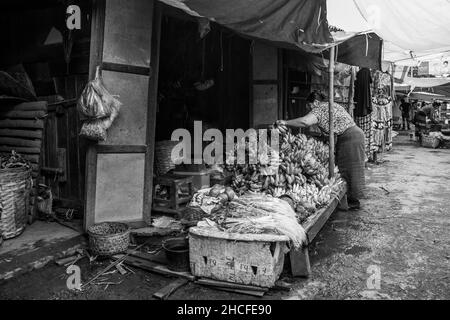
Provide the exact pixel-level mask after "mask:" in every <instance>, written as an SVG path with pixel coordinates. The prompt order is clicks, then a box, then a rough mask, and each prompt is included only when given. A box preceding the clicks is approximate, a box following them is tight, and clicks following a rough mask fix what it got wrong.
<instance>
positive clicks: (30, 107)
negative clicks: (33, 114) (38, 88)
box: [12, 101, 47, 111]
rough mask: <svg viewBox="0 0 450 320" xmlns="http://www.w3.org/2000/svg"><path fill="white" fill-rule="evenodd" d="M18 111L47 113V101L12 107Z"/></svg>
mask: <svg viewBox="0 0 450 320" xmlns="http://www.w3.org/2000/svg"><path fill="white" fill-rule="evenodd" d="M12 110H17V111H47V101H36V102H23V103H20V104H17V105H15V106H14V107H12Z"/></svg>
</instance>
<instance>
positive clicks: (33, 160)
mask: <svg viewBox="0 0 450 320" xmlns="http://www.w3.org/2000/svg"><path fill="white" fill-rule="evenodd" d="M22 157H24V158H25V159H27V160H28V161H30V162H31V163H34V164H39V155H37V154H22Z"/></svg>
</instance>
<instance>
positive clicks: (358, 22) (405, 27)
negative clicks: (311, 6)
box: [327, 0, 450, 65]
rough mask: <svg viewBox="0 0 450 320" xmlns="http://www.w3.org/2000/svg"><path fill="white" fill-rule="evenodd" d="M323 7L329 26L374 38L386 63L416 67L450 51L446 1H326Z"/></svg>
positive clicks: (449, 10)
mask: <svg viewBox="0 0 450 320" xmlns="http://www.w3.org/2000/svg"><path fill="white" fill-rule="evenodd" d="M327 7H328V15H327V18H328V21H329V23H330V24H331V25H333V26H336V27H339V28H342V29H344V30H346V31H349V32H350V31H353V32H364V31H365V32H367V31H369V30H370V31H373V32H375V33H376V34H378V35H379V36H380V37H381V38H382V39H383V41H384V57H383V59H384V60H386V61H390V62H395V63H396V64H403V65H413V64H415V65H417V63H418V62H419V61H420V60H422V61H424V60H425V59H428V58H427V56H430V55H433V54H439V53H442V52H446V51H449V50H450V23H449V21H450V1H448V0H428V1H423V0H395V1H392V0H328V1H327Z"/></svg>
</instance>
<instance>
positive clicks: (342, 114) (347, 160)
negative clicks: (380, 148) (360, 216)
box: [277, 91, 365, 210]
mask: <svg viewBox="0 0 450 320" xmlns="http://www.w3.org/2000/svg"><path fill="white" fill-rule="evenodd" d="M323 100H324V96H323V94H321V93H319V92H317V91H314V92H312V93H311V94H310V95H309V97H308V98H307V100H306V101H307V103H308V107H309V108H310V110H311V111H310V112H309V113H308V114H307V115H305V116H304V117H300V118H296V119H291V120H278V121H277V122H278V123H283V124H285V125H288V126H292V127H297V128H307V127H311V126H313V125H317V126H318V127H319V129H320V130H321V131H322V132H323V133H324V134H326V135H329V133H330V131H329V125H330V120H329V119H330V118H329V110H328V103H327V102H323ZM332 112H333V127H334V131H335V133H336V134H337V142H336V164H337V166H338V168H339V172H340V173H341V175H342V177H343V178H344V179H345V181H346V182H347V186H348V192H347V196H348V197H347V199H348V205H349V209H350V210H357V209H359V208H360V206H361V204H360V201H359V199H361V198H362V197H363V195H364V188H365V173H364V169H365V152H364V151H365V150H364V148H365V147H364V132H363V131H362V130H361V129H360V128H359V127H358V126H357V125H356V124H355V122H354V121H353V119H352V117H351V116H350V114H349V113H348V112H347V111H346V110H345V109H344V108H343V107H342V106H340V105H339V104H337V103H335V104H334V105H333V109H332Z"/></svg>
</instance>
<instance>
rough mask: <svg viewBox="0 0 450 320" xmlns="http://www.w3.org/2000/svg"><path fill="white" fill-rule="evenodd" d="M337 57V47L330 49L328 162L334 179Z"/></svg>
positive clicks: (330, 173)
mask: <svg viewBox="0 0 450 320" xmlns="http://www.w3.org/2000/svg"><path fill="white" fill-rule="evenodd" d="M334 56H335V47H331V48H330V63H329V66H328V73H329V94H328V100H329V101H328V102H329V103H328V115H329V120H330V121H329V122H330V127H329V131H330V138H329V139H330V141H329V143H330V145H329V148H330V149H329V150H330V157H329V160H328V161H329V162H328V169H329V172H328V173H329V177H330V178H332V177H333V176H334V127H333V104H334V58H335V57H334Z"/></svg>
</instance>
